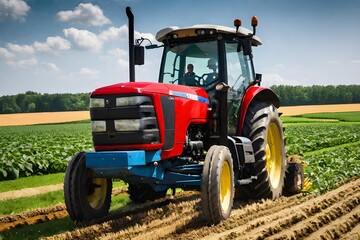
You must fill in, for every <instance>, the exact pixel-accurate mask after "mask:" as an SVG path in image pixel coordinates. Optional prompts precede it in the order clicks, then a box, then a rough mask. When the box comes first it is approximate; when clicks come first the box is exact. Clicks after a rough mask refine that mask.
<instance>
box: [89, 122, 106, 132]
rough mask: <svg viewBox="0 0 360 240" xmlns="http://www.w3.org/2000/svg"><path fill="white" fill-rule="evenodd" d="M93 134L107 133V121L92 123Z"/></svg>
mask: <svg viewBox="0 0 360 240" xmlns="http://www.w3.org/2000/svg"><path fill="white" fill-rule="evenodd" d="M91 129H92V131H93V132H106V121H91Z"/></svg>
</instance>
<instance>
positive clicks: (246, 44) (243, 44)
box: [237, 38, 251, 56]
mask: <svg viewBox="0 0 360 240" xmlns="http://www.w3.org/2000/svg"><path fill="white" fill-rule="evenodd" d="M241 50H242V51H243V52H244V55H246V56H251V38H245V39H242V40H241V41H240V42H239V44H238V47H237V51H238V52H240V51H241Z"/></svg>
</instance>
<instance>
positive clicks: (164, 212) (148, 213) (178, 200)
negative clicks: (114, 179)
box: [47, 192, 199, 239]
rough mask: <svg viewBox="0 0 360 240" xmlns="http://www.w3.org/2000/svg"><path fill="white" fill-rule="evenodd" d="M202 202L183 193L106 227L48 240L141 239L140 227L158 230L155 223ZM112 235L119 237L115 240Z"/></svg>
mask: <svg viewBox="0 0 360 240" xmlns="http://www.w3.org/2000/svg"><path fill="white" fill-rule="evenodd" d="M198 198H199V196H198V194H197V193H194V192H182V193H179V194H178V195H177V196H175V197H170V198H165V199H160V200H157V201H155V202H152V203H145V204H141V205H136V206H133V207H130V208H129V207H127V208H123V209H120V210H119V211H115V212H112V213H111V214H110V215H109V216H107V217H106V218H103V219H101V220H100V221H101V222H102V223H97V224H93V225H90V226H84V227H82V228H79V229H77V230H75V231H72V232H66V233H62V234H59V235H54V236H52V237H50V238H47V239H74V238H76V239H94V238H99V237H101V236H107V235H110V239H111V238H114V237H115V235H119V236H124V237H125V238H129V236H137V235H138V232H137V230H139V229H140V228H138V226H142V225H144V226H148V225H149V224H153V225H155V226H156V225H157V224H156V223H154V221H157V220H159V219H160V220H162V219H164V218H166V217H167V216H171V215H173V214H175V215H176V214H177V215H179V212H182V211H183V210H184V211H185V210H186V209H191V208H192V207H189V206H187V205H191V206H193V205H194V204H195V202H196V201H198V200H196V199H198ZM183 205H184V206H183ZM158 224H161V223H160V222H159V223H158ZM134 229H136V230H134ZM112 233H116V234H114V235H112V236H111V234H112Z"/></svg>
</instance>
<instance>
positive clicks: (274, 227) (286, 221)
mask: <svg viewBox="0 0 360 240" xmlns="http://www.w3.org/2000/svg"><path fill="white" fill-rule="evenodd" d="M359 200H360V193H358V194H357V195H356V196H351V197H348V198H346V200H344V201H341V202H338V203H336V204H334V205H331V206H328V205H327V204H324V205H321V209H322V211H320V212H318V213H316V214H314V215H309V214H308V213H306V212H307V210H308V209H301V210H302V212H300V213H296V214H294V215H292V216H291V215H290V216H289V217H286V218H283V219H281V220H280V221H275V222H272V223H271V224H268V225H266V226H265V227H264V228H263V229H259V230H258V232H259V233H258V234H256V233H255V232H249V233H248V234H249V235H250V236H252V237H253V239H257V238H265V237H269V239H286V238H292V239H299V238H305V237H308V236H309V234H311V233H314V232H316V231H317V230H319V229H321V228H322V227H323V226H325V225H326V224H328V223H331V222H332V221H334V220H336V219H337V218H340V217H341V216H343V215H346V214H347V213H348V212H349V211H351V210H353V209H354V207H356V205H358V204H359ZM311 213H314V212H311ZM300 215H302V216H303V217H299V216H300ZM298 220H299V221H298ZM294 223H296V224H294ZM283 230H285V231H283ZM270 236H271V237H270ZM240 239H241V238H240Z"/></svg>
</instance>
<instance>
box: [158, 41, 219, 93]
mask: <svg viewBox="0 0 360 240" xmlns="http://www.w3.org/2000/svg"><path fill="white" fill-rule="evenodd" d="M164 51H165V52H164V58H163V63H162V67H161V72H160V79H159V80H160V82H163V83H170V84H178V85H187V86H199V87H204V88H211V87H213V86H214V85H215V84H216V83H217V82H218V79H219V78H218V51H217V42H216V41H210V42H198V43H189V44H180V45H176V46H166V47H165V50H164Z"/></svg>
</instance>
